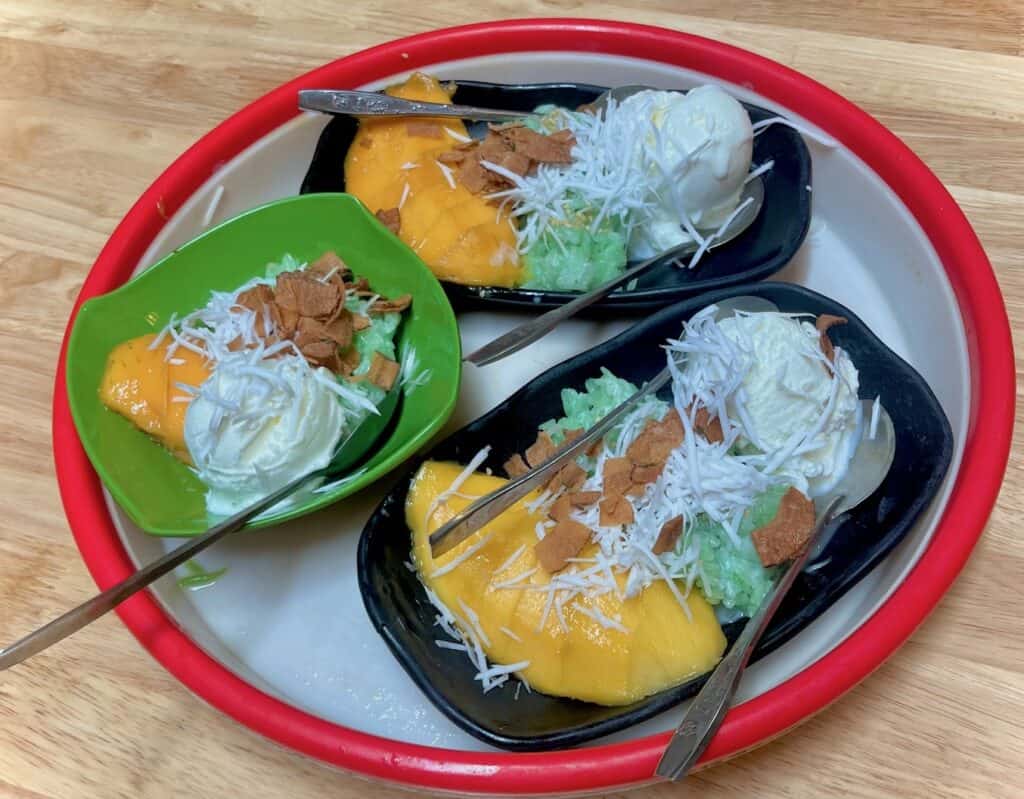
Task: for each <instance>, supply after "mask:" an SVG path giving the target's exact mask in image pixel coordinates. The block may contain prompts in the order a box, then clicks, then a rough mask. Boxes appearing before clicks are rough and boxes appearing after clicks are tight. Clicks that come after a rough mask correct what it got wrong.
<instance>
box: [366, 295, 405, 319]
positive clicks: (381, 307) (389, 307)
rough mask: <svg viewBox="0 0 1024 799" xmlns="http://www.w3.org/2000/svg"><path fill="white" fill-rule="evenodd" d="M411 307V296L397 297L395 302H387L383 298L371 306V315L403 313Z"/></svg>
mask: <svg viewBox="0 0 1024 799" xmlns="http://www.w3.org/2000/svg"><path fill="white" fill-rule="evenodd" d="M410 305H412V295H411V294H402V295H401V296H399V297H395V298H394V299H393V300H385V299H383V298H381V299H379V300H377V302H375V303H374V304H373V305H371V306H370V313H372V314H374V313H401V312H402V311H404V310H405V309H406V308H408V307H409V306H410Z"/></svg>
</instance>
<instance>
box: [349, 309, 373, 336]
mask: <svg viewBox="0 0 1024 799" xmlns="http://www.w3.org/2000/svg"><path fill="white" fill-rule="evenodd" d="M369 326H370V317H368V316H363V315H362V314H361V313H357V314H352V329H353V330H355V331H356V332H358V331H360V330H366V328H368V327H369Z"/></svg>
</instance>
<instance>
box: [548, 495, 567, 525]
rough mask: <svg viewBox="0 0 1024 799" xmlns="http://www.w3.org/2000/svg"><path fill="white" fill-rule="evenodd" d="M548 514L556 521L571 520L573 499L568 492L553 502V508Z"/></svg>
mask: <svg viewBox="0 0 1024 799" xmlns="http://www.w3.org/2000/svg"><path fill="white" fill-rule="evenodd" d="M548 516H550V517H551V518H552V519H554V520H555V521H556V522H564V521H568V520H569V517H570V516H572V500H570V499H569V495H568V494H562V495H561V496H560V497H559V498H558V499H556V500H555V501H554V503H552V505H551V509H550V510H549V511H548Z"/></svg>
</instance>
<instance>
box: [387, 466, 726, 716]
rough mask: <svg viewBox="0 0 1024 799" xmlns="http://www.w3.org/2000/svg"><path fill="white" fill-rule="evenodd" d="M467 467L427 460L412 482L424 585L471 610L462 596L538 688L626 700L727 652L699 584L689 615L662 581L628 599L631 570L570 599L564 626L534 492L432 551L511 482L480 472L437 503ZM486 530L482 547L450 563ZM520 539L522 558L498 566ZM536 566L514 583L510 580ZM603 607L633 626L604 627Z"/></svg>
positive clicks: (416, 549)
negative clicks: (472, 506)
mask: <svg viewBox="0 0 1024 799" xmlns="http://www.w3.org/2000/svg"><path fill="white" fill-rule="evenodd" d="M461 471H462V467H461V466H459V465H458V464H455V463H442V462H436V461H428V462H426V463H424V464H423V466H421V467H420V470H419V471H418V472H417V474H416V477H415V478H414V480H413V484H412V487H411V488H410V491H409V497H408V500H407V503H406V520H407V522H408V524H409V528H410V529H411V530H412V532H413V559H414V562H415V565H416V568H417V570H418V572H419V574H420V577H421V579H422V580H423V582H424V584H425V585H426V586H427V587H429V588H430V589H432V590H433V591H434V592H435V593H436V594H437V596H438V598H439V599H440V600H441V601H442V602H443V603H444V604H445V605H446V606H447V607H448V608H449V609H450V610H452V611H453V612H454V613H456V614H457V615H458V616H460V617H463V618H465V616H466V613H465V611H464V609H463V605H465V606H467V607H469V608H470V609H471V610H472V611H474V612H475V613H476V614H477V616H478V617H479V623H480V626H481V628H482V629H483V631H484V634H485V635H486V637H487V640H488V641H489V643H485V645H484V650H485V652H486V653H487V656H488V659H489V660H490V661H491V662H492V663H497V664H511V663H518V662H521V661H529V664H530V665H529V666H528V667H526V668H525V669H524V670H523V671H522V676H523V677H524V678H525V679H526V680H527V681H528V682H529V684H530V686H531V687H532V688H533V689H534V690H538V691H541V692H543V693H546V694H553V695H557V696H568V697H573V698H576V699H581V700H584V701H588V702H596V703H598V704H603V705H624V704H629V703H631V702H635V701H637V700H639V699H642V698H643V697H645V696H649V695H650V694H653V693H657V692H658V691H662V690H664V689H666V688H670V687H672V686H674V685H678V684H679V683H682V682H685V681H686V680H688V679H690V678H691V677H695V676H697V675H699V674H703V673H704V672H706V671H708V670H710V669H711V668H713V667H714V665H715V664H716V663H717V662H718V660H719V659H720V658H721V656H722V653H723V652H724V651H725V643H726V641H725V636H724V635H723V634H722V630H721V627H720V626H719V624H718V621H717V619H716V618H715V614H714V612H713V611H712V609H711V606H710V605H708V603H707V602H706V601H705V600H704V598H703V597H702V596H700V594H699V593H698V592H697V591H693V592H691V594H690V596H689V597H688V598H687V601H686V604H687V606H688V609H689V612H690V618H688V617H687V614H686V612H685V611H684V610H683V608H682V606H680V604H679V602H678V601H677V600H676V598H675V596H674V595H673V593H672V591H671V590H670V589H669V587H668V586H667V585H666V584H665V583H663V582H656V583H653V584H652V585H650V586H648V587H647V588H645V589H644V590H643V591H641V592H640V593H639V594H638V595H637V596H635V597H632V598H630V599H623V598H622V596H621V595H620V593H621V591H622V590H623V588H624V584H625V580H624V578H619V591H620V593H616V592H608V593H605V594H603V595H601V596H597V597H589V598H587V597H582V596H578V597H576V598H575V599H573V600H571V601H569V602H567V603H565V605H564V607H563V608H562V618H563V619H564V622H565V628H563V626H562V622H561V621H560V620H559V617H558V614H557V613H556V612H555V611H554V610H553V609H552V610H550V611H547V613H546V615H545V611H546V610H547V606H548V602H549V592H546V591H545V590H544V587H545V586H546V585H548V584H549V582H550V576H549V575H548V574H546V573H545V572H544V570H543V569H541V568H540V567H539V564H538V563H537V558H536V556H535V555H534V551H533V547H534V545H535V544H536V543H537V537H536V533H535V529H536V525H537V523H538V522H541V521H543V517H542V516H541V515H540V514H538V513H531V512H530V511H529V510H527V508H526V504H528V503H529V502H530V500H532V499H534V498H535V495H533V494H531V495H529V496H527V497H525V498H524V499H523V500H521V501H520V502H518V503H516V504H515V505H513V506H512V507H511V508H509V509H508V510H507V511H505V512H504V513H503V514H501V515H500V516H499V517H498V518H497V519H495V520H494V521H493V522H491V523H490V524H488V525H487V526H486V527H484V528H483V529H482V530H480V531H478V532H477V533H475V534H474V535H473V536H472V537H470V538H469V539H467V540H466V541H464V542H462V543H461V544H459V546H457V547H455V548H454V549H453V550H451V551H450V552H447V553H445V554H444V555H442V556H441V557H439V558H437V559H436V560H435V559H434V558H432V557H431V554H430V543H429V540H428V539H429V535H430V533H431V532H432V531H433V530H436V529H437V528H438V527H440V526H441V525H442V524H444V523H445V522H446V521H448V520H449V519H451V518H452V517H453V516H455V515H456V514H457V513H459V512H460V511H461V510H463V509H464V508H465V507H466V506H467V505H468V504H469V503H470V502H472V500H471V499H467V498H466V497H474V496H483V495H484V494H487V493H489V492H491V491H493V490H495V489H496V488H499V487H500V486H501V485H503V484H504V483H505V480H504V479H502V478H499V477H491V476H488V475H483V474H474V475H472V476H470V477H469V478H468V479H467V480H466V481H465V482H464V483H463V484H462V486H461V487H460V488H459V492H458V493H459V494H460V495H462V496H457V495H453V496H451V497H449V498H448V499H447V500H445V501H444V502H441V503H438V502H436V500H437V498H438V497H439V496H440V495H441V494H442V492H444V491H445V490H446V489H448V488H449V487H450V486H451V485H452V483H453V481H454V480H455V478H456V477H457V476H458V475H459V473H460V472H461ZM485 538H486V539H487V540H486V543H485V544H483V546H482V547H480V549H479V550H477V551H476V552H474V554H472V555H471V556H470V557H468V558H466V559H465V560H462V561H461V562H460V563H459V564H458V565H457V566H456V567H455V568H454V569H452V570H450V571H446V570H445V566H446V565H447V564H451V563H452V562H453V561H454V560H456V559H459V558H461V557H462V556H463V555H465V552H466V550H467V549H469V548H470V547H476V546H478V545H479V544H480V542H481V541H482V540H483V539H485ZM520 548H522V551H521V553H520V554H519V555H518V556H517V557H516V559H515V560H514V561H513V562H511V563H510V564H509V565H508V566H507V567H506V568H505V569H504V570H503V571H501V572H497V569H498V567H499V566H502V565H504V564H505V563H506V562H507V561H508V559H509V558H510V557H511V556H512V555H514V554H515V553H516V552H517V551H519V550H520ZM595 550H596V546H595V545H593V544H591V545H588V547H587V548H586V549H584V551H583V553H581V554H582V555H583V556H584V557H587V556H590V555H592V554H593V552H594V551H595ZM533 569H536V571H534V572H533V574H532V575H531V576H529V577H527V578H524V579H523V580H521V581H520V582H518V583H516V587H515V588H513V587H508V586H506V587H502V583H509V582H511V581H513V580H514V578H515V577H516V576H517V575H522V574H525V573H527V572H530V571H531V570H533ZM438 572H439V573H438ZM523 588H526V590H523ZM460 600H461V602H460ZM581 607H582V608H583V610H581V609H580V608H581ZM595 610H596V611H599V612H600V614H603V615H604V616H605V617H606V618H609V619H618V620H619V621H620V622H621V624H622V625H623V626H624V627H625V628H626V630H627V632H622V631H620V630H617V629H614V628H606V627H605V626H603V625H602V624H600V623H599V622H598V621H597V620H595V619H594V618H593V617H592V615H588V613H587V612H586V611H590V613H591V614H593V612H594V611H595ZM503 627H504V628H505V629H506V630H509V631H511V633H512V635H509V634H508V633H507V632H504V631H503V630H502V628H503ZM516 638H519V639H521V640H519V641H517V640H516Z"/></svg>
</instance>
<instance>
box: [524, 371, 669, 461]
mask: <svg viewBox="0 0 1024 799" xmlns="http://www.w3.org/2000/svg"><path fill="white" fill-rule="evenodd" d="M636 391H637V388H636V386H634V385H633V384H632V383H630V382H629V381H628V380H623V379H622V378H621V377H616V376H615V375H613V374H612V373H611V372H609V371H608V370H607V369H605V368H604V367H603V366H602V367H601V376H600V377H591V378H590V379H589V380H587V381H586V382H585V383H584V384H583V391H577V390H576V389H574V388H563V389H562V409H563V410H564V411H565V416H563V417H562V418H560V419H549V420H548V421H546V422H544V423H543V424H542V425H541V426H540V429H541V430H543V431H544V432H546V433H547V434H548V435H549V436H551V440H552V441H554V442H555V444H559V445H560V444H561V443H562V442H563V441H565V431H566V430H581V429H582V430H589V429H590V428H591V427H593V426H594V425H595V424H596V423H597V422H599V421H600V420H601V419H603V418H604V417H605V416H607V415H608V414H609V413H610V412H611V411H612V410H614V409H615V407H616V406H618V405H620V404H622V403H623V402H625V401H626V400H627V399H629V398H630V397H631V396H633V395H634V394H635V393H636ZM662 404H663V405H664V403H662ZM618 434H619V429H618V428H612V430H611V432H610V433H609V434H608V435H607V436H605V440H606V441H607V442H608V444H609V446H614V445H615V442H616V441H617V440H618Z"/></svg>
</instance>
